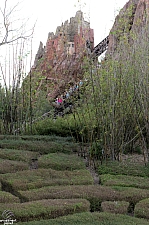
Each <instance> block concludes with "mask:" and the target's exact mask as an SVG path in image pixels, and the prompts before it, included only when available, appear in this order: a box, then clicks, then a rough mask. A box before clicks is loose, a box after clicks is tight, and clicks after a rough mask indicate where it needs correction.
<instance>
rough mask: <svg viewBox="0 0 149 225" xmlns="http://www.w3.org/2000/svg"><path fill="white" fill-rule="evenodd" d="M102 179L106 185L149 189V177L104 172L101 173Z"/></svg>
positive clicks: (102, 182)
mask: <svg viewBox="0 0 149 225" xmlns="http://www.w3.org/2000/svg"><path fill="white" fill-rule="evenodd" d="M100 181H101V184H102V185H106V186H122V187H135V188H141V189H149V177H138V176H128V175H111V174H104V175H100Z"/></svg>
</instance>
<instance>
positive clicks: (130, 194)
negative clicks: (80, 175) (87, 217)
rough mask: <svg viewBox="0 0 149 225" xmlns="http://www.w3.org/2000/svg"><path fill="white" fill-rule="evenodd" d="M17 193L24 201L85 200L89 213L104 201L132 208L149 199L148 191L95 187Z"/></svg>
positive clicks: (61, 187)
mask: <svg viewBox="0 0 149 225" xmlns="http://www.w3.org/2000/svg"><path fill="white" fill-rule="evenodd" d="M18 193H19V196H20V198H22V200H24V201H33V200H40V199H56V198H59V199H65V198H66V199H72V198H85V199H87V200H88V201H90V204H91V211H97V210H98V211H100V210H101V203H102V202H104V201H126V202H129V204H130V206H134V205H135V204H136V203H137V202H139V201H140V200H142V199H145V198H149V190H145V189H138V188H129V187H116V186H115V187H107V186H97V185H79V186H76V185H69V186H53V187H52V186H50V187H43V188H39V189H32V190H28V191H19V192H18Z"/></svg>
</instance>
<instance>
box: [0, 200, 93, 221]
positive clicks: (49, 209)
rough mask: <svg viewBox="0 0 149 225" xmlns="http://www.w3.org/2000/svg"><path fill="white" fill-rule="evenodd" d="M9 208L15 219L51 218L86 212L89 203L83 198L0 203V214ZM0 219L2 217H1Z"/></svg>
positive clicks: (88, 208)
mask: <svg viewBox="0 0 149 225" xmlns="http://www.w3.org/2000/svg"><path fill="white" fill-rule="evenodd" d="M6 209H9V210H10V211H12V212H13V214H14V217H15V219H16V220H17V221H19V222H20V221H30V220H35V219H36V220H40V219H52V218H56V217H59V216H64V215H68V214H73V213H78V212H86V211H89V210H90V204H89V202H88V201H87V200H85V199H52V200H41V201H35V202H25V203H14V204H0V216H1V215H2V213H3V211H4V210H6ZM1 219H2V218H1Z"/></svg>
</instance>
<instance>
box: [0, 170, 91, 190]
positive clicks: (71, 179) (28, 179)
mask: <svg viewBox="0 0 149 225" xmlns="http://www.w3.org/2000/svg"><path fill="white" fill-rule="evenodd" d="M0 180H1V183H2V186H3V189H4V190H7V191H10V192H12V190H13V191H17V190H30V189H35V188H41V187H44V186H55V185H83V184H84V185H89V184H93V178H92V177H91V175H90V173H89V171H88V170H86V169H85V170H74V171H67V170H65V171H56V170H52V169H38V170H24V171H19V172H16V173H13V174H12V173H7V174H3V175H1V176H0Z"/></svg>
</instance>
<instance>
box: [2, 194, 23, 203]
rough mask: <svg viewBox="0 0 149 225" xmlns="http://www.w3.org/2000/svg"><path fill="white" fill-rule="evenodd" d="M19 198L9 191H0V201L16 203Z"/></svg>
mask: <svg viewBox="0 0 149 225" xmlns="http://www.w3.org/2000/svg"><path fill="white" fill-rule="evenodd" d="M17 202H20V199H19V198H18V197H16V196H14V195H12V194H11V193H8V192H5V191H0V203H17Z"/></svg>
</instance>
